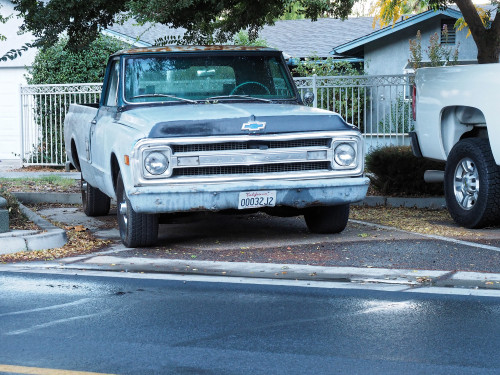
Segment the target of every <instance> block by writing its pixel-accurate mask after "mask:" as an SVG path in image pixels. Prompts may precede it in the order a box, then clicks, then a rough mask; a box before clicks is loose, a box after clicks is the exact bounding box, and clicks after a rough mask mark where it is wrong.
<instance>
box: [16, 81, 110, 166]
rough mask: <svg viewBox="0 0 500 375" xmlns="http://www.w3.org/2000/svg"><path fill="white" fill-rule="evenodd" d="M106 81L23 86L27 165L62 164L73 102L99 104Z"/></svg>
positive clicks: (22, 142) (22, 114)
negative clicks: (67, 123)
mask: <svg viewBox="0 0 500 375" xmlns="http://www.w3.org/2000/svg"><path fill="white" fill-rule="evenodd" d="M101 88H102V84H100V83H90V84H71V85H26V86H21V122H22V124H21V129H22V132H21V134H22V136H21V138H22V139H21V157H22V160H23V165H47V166H61V165H64V164H65V163H66V155H65V152H64V134H63V129H64V117H65V115H66V111H67V110H68V107H69V105H70V104H71V103H96V102H98V101H99V97H100V94H101Z"/></svg>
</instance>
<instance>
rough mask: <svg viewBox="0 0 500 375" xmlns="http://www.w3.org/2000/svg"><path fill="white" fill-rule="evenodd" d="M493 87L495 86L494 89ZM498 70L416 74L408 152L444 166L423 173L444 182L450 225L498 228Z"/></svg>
mask: <svg viewBox="0 0 500 375" xmlns="http://www.w3.org/2000/svg"><path fill="white" fill-rule="evenodd" d="M495 82H496V83H495ZM499 84H500V64H484V65H468V66H450V67H440V68H422V69H418V70H417V73H416V76H415V88H414V99H413V100H414V101H413V104H414V117H415V120H416V122H415V131H414V132H413V133H411V134H410V135H411V138H412V148H413V152H414V154H415V155H417V156H423V157H426V158H429V159H434V160H443V161H446V164H445V165H446V167H445V171H444V173H443V172H442V171H428V172H426V180H427V181H428V182H443V181H444V191H445V198H446V205H447V208H448V211H449V212H450V214H451V216H452V217H453V219H454V220H455V221H456V222H457V223H458V224H460V225H463V226H465V227H468V228H480V227H484V226H487V225H494V224H499V223H500V167H499V165H500V118H499V116H498V113H497V112H498V108H497V106H498V105H499V99H500V95H499V94H498V89H497V88H498V86H499Z"/></svg>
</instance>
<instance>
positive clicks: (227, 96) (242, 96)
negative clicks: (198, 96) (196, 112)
mask: <svg viewBox="0 0 500 375" xmlns="http://www.w3.org/2000/svg"><path fill="white" fill-rule="evenodd" d="M233 98H236V99H238V98H243V99H251V100H260V101H263V102H266V103H271V102H272V100H269V99H264V98H256V97H255V96H250V95H221V96H211V97H210V98H207V100H217V99H233Z"/></svg>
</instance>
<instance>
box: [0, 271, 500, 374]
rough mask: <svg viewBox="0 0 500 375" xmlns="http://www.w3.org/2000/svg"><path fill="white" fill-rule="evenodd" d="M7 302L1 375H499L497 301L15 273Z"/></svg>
mask: <svg viewBox="0 0 500 375" xmlns="http://www.w3.org/2000/svg"><path fill="white" fill-rule="evenodd" d="M0 296H1V299H0V373H16V374H18V373H22V372H21V371H26V368H28V367H29V368H30V370H31V371H33V368H36V369H38V371H41V370H40V369H60V370H74V371H82V372H90V371H92V372H97V373H117V374H134V375H137V374H148V375H150V374H329V375H330V374H398V375H400V374H498V373H499V372H500V356H498V345H499V343H500V338H499V337H500V335H499V334H500V299H498V298H496V299H492V298H486V297H477V296H475V297H472V296H449V295H448V296H446V295H426V294H418V295H417V294H411V295H410V294H408V293H406V294H402V293H386V292H375V291H368V290H357V291H356V290H340V289H319V288H305V287H303V288H300V287H285V286H269V285H238V284H226V283H200V282H191V281H187V282H186V281H184V282H182V281H166V280H148V279H127V278H114V277H112V278H110V277H83V276H61V275H59V276H58V275H37V274H22V273H18V274H11V273H5V272H2V273H0ZM11 366H19V367H11ZM2 371H3V372H2ZM25 373H27V371H26V372H25ZM30 373H41V372H30ZM49 373H51V372H49ZM52 373H54V374H55V373H56V372H55V371H54V370H52ZM57 374H59V375H65V374H69V372H67V371H61V372H57Z"/></svg>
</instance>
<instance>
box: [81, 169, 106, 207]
mask: <svg viewBox="0 0 500 375" xmlns="http://www.w3.org/2000/svg"><path fill="white" fill-rule="evenodd" d="M80 189H81V192H82V206H83V212H85V215H87V216H105V215H107V214H108V213H109V207H110V204H111V199H110V198H109V197H108V196H107V195H106V194H104V193H103V192H102V191H100V190H99V189H97V188H95V187H93V186H92V185H90V184H89V183H88V182H87V181H85V180H84V179H83V175H82V177H81V179H80Z"/></svg>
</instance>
